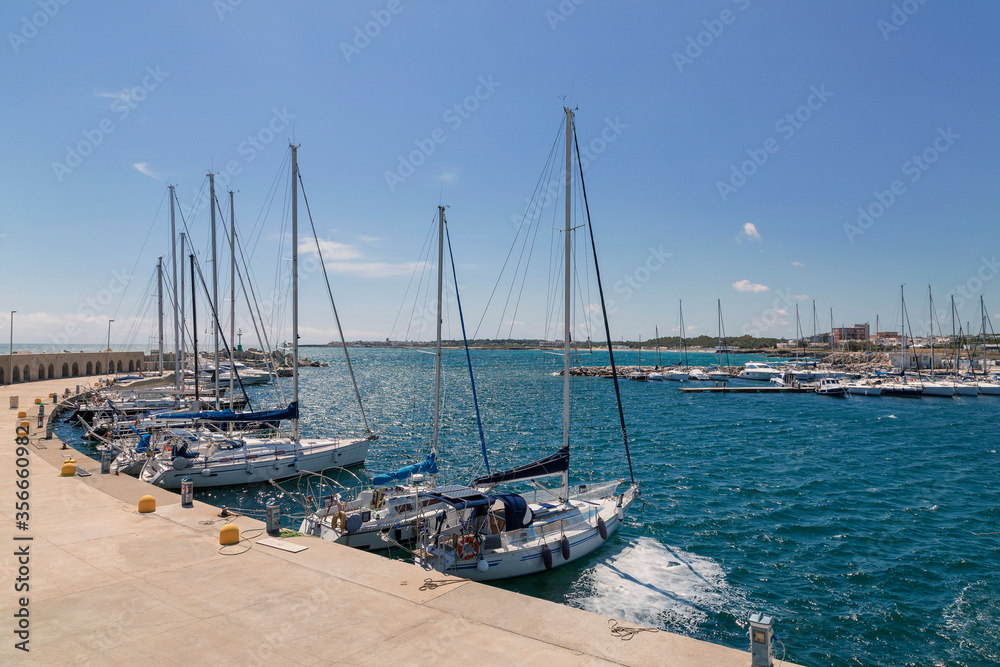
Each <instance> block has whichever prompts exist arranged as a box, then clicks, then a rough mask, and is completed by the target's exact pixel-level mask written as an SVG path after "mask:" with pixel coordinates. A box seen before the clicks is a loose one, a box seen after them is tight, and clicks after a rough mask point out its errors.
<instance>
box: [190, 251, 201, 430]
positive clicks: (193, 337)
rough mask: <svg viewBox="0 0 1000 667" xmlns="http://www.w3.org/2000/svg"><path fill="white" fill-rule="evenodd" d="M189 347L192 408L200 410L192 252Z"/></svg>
mask: <svg viewBox="0 0 1000 667" xmlns="http://www.w3.org/2000/svg"><path fill="white" fill-rule="evenodd" d="M190 257H191V332H192V333H191V347H192V349H193V351H194V365H195V370H194V409H195V412H197V411H198V410H201V394H200V393H199V391H198V303H197V301H196V300H195V299H196V295H197V292H196V291H195V285H194V253H191V256H190Z"/></svg>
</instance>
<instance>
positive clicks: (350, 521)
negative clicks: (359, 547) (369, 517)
mask: <svg viewBox="0 0 1000 667" xmlns="http://www.w3.org/2000/svg"><path fill="white" fill-rule="evenodd" d="M362 523H364V522H363V521H362V520H361V515H360V514H352V515H351V516H350V517H348V518H347V519H346V520H345V521H344V530H346V531H347V533H348V534H350V533H356V532H358V530H360V529H361V524H362Z"/></svg>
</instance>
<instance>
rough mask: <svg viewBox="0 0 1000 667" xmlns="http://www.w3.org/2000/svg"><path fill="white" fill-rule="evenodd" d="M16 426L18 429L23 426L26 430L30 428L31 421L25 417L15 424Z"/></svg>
mask: <svg viewBox="0 0 1000 667" xmlns="http://www.w3.org/2000/svg"><path fill="white" fill-rule="evenodd" d="M17 428H18V430H21V429H22V428H23V429H24V430H25V431H26V432H27V431H29V430H30V429H31V422H29V421H28V420H27V419H25V420H24V421H22V422H21V423H20V424H18V425H17Z"/></svg>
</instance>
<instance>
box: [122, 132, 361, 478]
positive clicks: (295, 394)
mask: <svg viewBox="0 0 1000 667" xmlns="http://www.w3.org/2000/svg"><path fill="white" fill-rule="evenodd" d="M290 149H291V151H292V173H291V177H292V248H291V250H292V358H293V359H294V360H296V362H295V363H293V364H292V366H293V371H292V402H291V403H290V404H289V405H288V411H289V413H288V417H287V418H288V419H289V420H290V421H291V434H290V435H289V436H287V437H273V438H232V437H231V438H227V439H214V438H213V439H203V440H199V441H196V442H194V443H192V442H175V443H174V444H173V445H166V444H165V445H161V447H162V450H163V451H161V452H160V453H159V454H157V455H155V456H151V457H149V459H148V460H147V461H146V464H145V465H144V466H143V469H142V472H141V473H140V475H139V477H140V479H142V480H143V481H146V482H149V483H150V484H154V485H156V486H160V487H163V488H165V489H179V488H180V487H181V481H182V480H183V479H184V478H189V479H191V481H192V482H194V486H195V488H201V489H204V488H212V487H219V486H232V485H237V484H252V483H256V482H266V481H269V480H281V479H287V478H291V477H296V476H298V475H299V474H300V472H301V471H303V470H305V471H312V472H320V471H323V470H327V469H330V468H338V467H339V468H345V467H349V466H354V465H360V464H362V463H364V461H365V458H366V457H367V456H368V447H369V444H370V443H371V441H372V440H374V439H375V438H376V437H377V436H376V435H375V434H374V433H371V432H369V433H368V434H367V435H366V436H365V437H362V438H307V439H306V438H302V437H300V435H299V405H300V403H299V368H298V366H299V365H298V363H297V360H298V358H299V354H298V353H299V336H298V333H299V276H298V266H299V252H298V251H299V247H298V229H299V228H298V184H299V163H298V146H296V145H291V146H290ZM213 206H214V202H213ZM192 257H193V256H192Z"/></svg>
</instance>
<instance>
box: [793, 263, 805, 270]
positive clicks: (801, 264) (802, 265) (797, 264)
mask: <svg viewBox="0 0 1000 667" xmlns="http://www.w3.org/2000/svg"><path fill="white" fill-rule="evenodd" d="M792 266H797V267H799V268H800V269H801V268H804V267H805V264H803V263H802V262H792Z"/></svg>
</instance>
